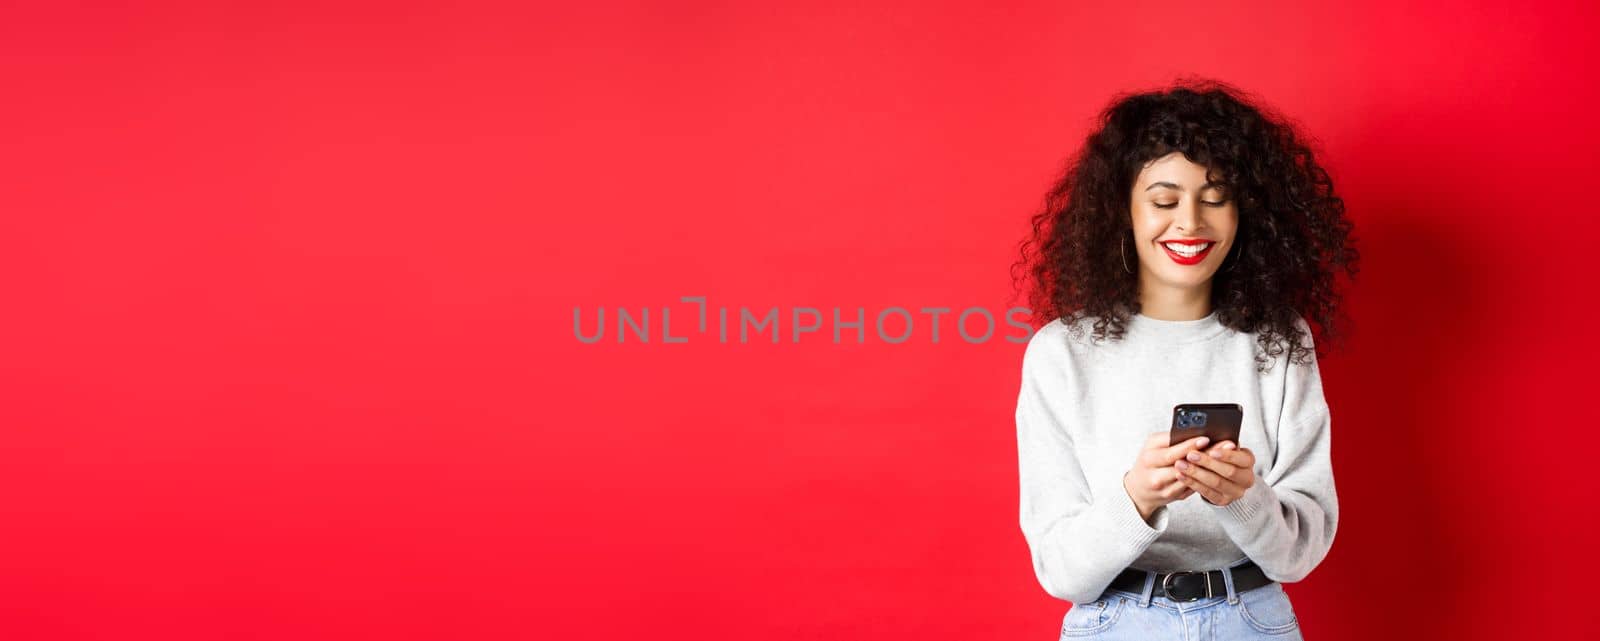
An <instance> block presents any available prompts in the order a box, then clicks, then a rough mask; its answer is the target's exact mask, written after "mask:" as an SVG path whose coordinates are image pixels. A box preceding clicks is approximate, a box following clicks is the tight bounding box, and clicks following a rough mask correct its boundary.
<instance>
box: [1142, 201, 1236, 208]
mask: <svg viewBox="0 0 1600 641" xmlns="http://www.w3.org/2000/svg"><path fill="white" fill-rule="evenodd" d="M1152 204H1154V205H1155V206H1156V209H1172V208H1173V207H1177V206H1178V203H1171V204H1167V205H1163V204H1161V203H1152ZM1200 204H1202V205H1206V206H1208V207H1221V206H1223V205H1226V204H1228V201H1226V200H1224V201H1222V202H1216V203H1214V202H1211V201H1209V200H1202V201H1200Z"/></svg>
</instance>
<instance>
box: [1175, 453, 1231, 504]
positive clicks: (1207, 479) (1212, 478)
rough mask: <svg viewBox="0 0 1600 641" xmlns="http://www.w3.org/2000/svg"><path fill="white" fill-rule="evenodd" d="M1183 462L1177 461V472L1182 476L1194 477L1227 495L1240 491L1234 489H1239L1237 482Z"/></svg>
mask: <svg viewBox="0 0 1600 641" xmlns="http://www.w3.org/2000/svg"><path fill="white" fill-rule="evenodd" d="M1184 463H1187V461H1180V462H1179V467H1178V473H1179V474H1182V475H1184V476H1187V477H1190V478H1193V479H1195V480H1197V481H1200V482H1201V483H1202V484H1204V485H1205V486H1206V487H1209V488H1211V489H1214V490H1216V491H1218V492H1221V493H1223V494H1227V495H1229V496H1237V495H1239V494H1240V492H1237V491H1235V490H1237V489H1239V486H1238V484H1236V483H1234V482H1233V481H1230V480H1228V479H1225V478H1222V477H1221V476H1217V473H1216V472H1212V471H1211V470H1208V469H1206V468H1203V467H1200V466H1198V465H1185V464H1184Z"/></svg>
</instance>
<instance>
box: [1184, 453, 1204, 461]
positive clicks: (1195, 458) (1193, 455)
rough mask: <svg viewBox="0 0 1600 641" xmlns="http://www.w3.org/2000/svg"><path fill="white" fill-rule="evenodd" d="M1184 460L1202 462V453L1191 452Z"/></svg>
mask: <svg viewBox="0 0 1600 641" xmlns="http://www.w3.org/2000/svg"><path fill="white" fill-rule="evenodd" d="M1184 458H1186V459H1189V460H1191V461H1198V460H1200V453H1199V452H1190V453H1189V455H1188V456H1185V457H1184Z"/></svg>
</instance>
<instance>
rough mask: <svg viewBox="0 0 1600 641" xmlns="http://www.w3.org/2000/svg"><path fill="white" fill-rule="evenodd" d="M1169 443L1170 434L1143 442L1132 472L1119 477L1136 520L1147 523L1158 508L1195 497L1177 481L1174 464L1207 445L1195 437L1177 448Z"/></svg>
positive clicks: (1153, 434) (1154, 434)
mask: <svg viewBox="0 0 1600 641" xmlns="http://www.w3.org/2000/svg"><path fill="white" fill-rule="evenodd" d="M1171 439H1172V436H1171V433H1170V432H1155V433H1152V434H1151V435H1150V437H1149V438H1146V439H1145V441H1144V449H1143V450H1141V451H1140V452H1139V456H1138V458H1136V459H1135V460H1134V462H1133V468H1132V469H1130V470H1128V473H1127V474H1124V475H1122V489H1124V490H1127V491H1128V498H1131V499H1133V505H1134V507H1137V508H1139V517H1140V518H1143V519H1144V520H1145V521H1146V522H1149V520H1150V515H1151V514H1154V513H1155V511H1156V509H1157V508H1159V507H1161V506H1163V505H1166V504H1168V503H1171V502H1173V501H1181V500H1183V499H1186V498H1189V495H1190V494H1194V490H1193V489H1190V488H1189V487H1188V486H1187V485H1185V484H1184V483H1183V480H1182V479H1180V478H1179V477H1178V468H1176V467H1174V466H1173V464H1174V463H1177V462H1178V459H1181V458H1183V457H1184V456H1187V455H1188V454H1189V452H1198V451H1200V448H1203V447H1205V446H1206V443H1208V442H1209V441H1210V439H1208V438H1206V437H1204V436H1196V437H1194V438H1191V439H1189V440H1187V441H1184V442H1182V443H1179V444H1177V445H1168V444H1167V443H1168V441H1170V440H1171Z"/></svg>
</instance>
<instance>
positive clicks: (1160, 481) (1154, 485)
mask: <svg viewBox="0 0 1600 641" xmlns="http://www.w3.org/2000/svg"><path fill="white" fill-rule="evenodd" d="M1145 478H1146V479H1147V480H1146V481H1145V482H1144V484H1145V487H1147V488H1149V489H1150V491H1151V492H1154V493H1156V494H1160V493H1162V492H1164V491H1166V490H1167V488H1169V487H1172V485H1173V484H1176V483H1178V470H1177V468H1173V467H1158V468H1156V469H1154V470H1152V471H1151V472H1150V474H1149V475H1148V476H1146V477H1145Z"/></svg>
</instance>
